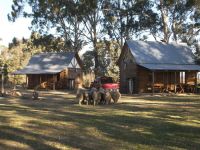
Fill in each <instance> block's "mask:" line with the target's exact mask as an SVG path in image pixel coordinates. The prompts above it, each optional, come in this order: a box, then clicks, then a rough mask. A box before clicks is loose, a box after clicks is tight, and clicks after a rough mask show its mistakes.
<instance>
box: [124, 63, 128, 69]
mask: <svg viewBox="0 0 200 150" xmlns="http://www.w3.org/2000/svg"><path fill="white" fill-rule="evenodd" d="M126 68H127V64H126V62H124V70H126Z"/></svg>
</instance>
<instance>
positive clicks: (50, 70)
mask: <svg viewBox="0 0 200 150" xmlns="http://www.w3.org/2000/svg"><path fill="white" fill-rule="evenodd" d="M74 57H75V53H73V52H61V53H41V54H37V55H34V56H33V57H32V58H31V59H30V61H29V63H28V65H27V66H26V67H25V68H24V69H22V70H18V71H15V72H14V73H13V74H55V73H59V72H61V71H62V70H64V69H66V68H68V66H69V65H70V62H71V61H72V59H73V58H74Z"/></svg>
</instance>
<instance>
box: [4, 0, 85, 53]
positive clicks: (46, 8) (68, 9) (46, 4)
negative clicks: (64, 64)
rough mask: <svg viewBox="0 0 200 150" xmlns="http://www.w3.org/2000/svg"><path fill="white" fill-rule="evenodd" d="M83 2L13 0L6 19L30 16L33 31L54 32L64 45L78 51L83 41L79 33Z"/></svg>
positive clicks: (13, 19)
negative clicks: (62, 40)
mask: <svg viewBox="0 0 200 150" xmlns="http://www.w3.org/2000/svg"><path fill="white" fill-rule="evenodd" d="M83 4H84V1H81V0H67V1H65V0H56V1H54V0H14V1H13V5H12V12H11V13H10V14H9V15H8V19H9V20H10V21H15V20H16V19H17V18H18V17H19V16H23V17H25V18H31V19H32V22H31V24H32V27H31V29H32V30H33V31H37V32H39V33H41V34H49V33H50V32H51V33H54V34H55V36H59V37H61V38H63V39H64V41H65V45H66V47H71V49H72V50H73V51H79V50H80V49H81V48H82V45H83V42H84V41H83V38H82V37H81V34H80V33H81V32H82V31H83V30H82V26H81V21H82V16H83V15H84V11H83V10H84V8H83V7H82V5H83ZM25 7H26V9H24V8H25ZM27 8H30V9H31V10H29V9H27Z"/></svg>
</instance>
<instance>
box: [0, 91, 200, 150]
mask: <svg viewBox="0 0 200 150" xmlns="http://www.w3.org/2000/svg"><path fill="white" fill-rule="evenodd" d="M73 98H74V96H71V95H64V94H62V95H59V94H56V95H53V96H51V95H50V96H49V97H46V98H45V99H44V100H41V101H33V100H21V99H17V100H15V101H14V100H13V101H14V102H12V101H10V102H9V101H4V102H3V103H4V105H0V111H1V113H2V114H1V116H0V120H1V121H2V122H3V123H2V124H1V125H0V141H1V140H12V141H16V142H19V143H24V144H26V145H28V146H29V147H31V148H33V149H62V148H63V149H64V148H69V149H94V148H95V149H109V150H110V149H134V148H135V149H145V148H146V149H148V148H151V149H178V148H182V149H200V140H199V139H200V134H199V133H200V126H199V124H198V123H196V124H195V125H190V124H189V125H188V124H187V123H188V120H187V119H188V118H187V117H186V116H187V115H189V116H192V119H193V120H197V121H198V120H200V116H199V108H200V105H199V104H200V102H199V101H198V100H197V99H196V98H195V99H192V100H191V102H194V103H195V104H196V105H197V106H194V105H193V104H191V105H190V107H189V108H188V106H187V103H186V104H183V103H184V102H187V101H188V99H185V98H182V97H159V98H153V97H143V98H142V100H143V102H140V100H138V99H137V98H135V101H134V98H132V99H133V101H134V103H132V102H129V103H121V104H115V105H106V106H104V105H101V106H96V107H93V106H79V105H77V104H76V103H75V102H74V100H73ZM140 99H141V97H140ZM148 101H151V103H149V102H148ZM163 101H164V102H167V104H159V102H163ZM152 102H153V103H152ZM173 102H175V104H174V103H173ZM183 106H187V107H183ZM10 111H14V113H13V116H6V114H5V115H4V112H10ZM195 111H196V112H197V114H194V112H195ZM19 116H20V117H27V118H33V120H32V119H29V120H27V121H26V122H25V123H24V124H23V125H22V126H21V127H20V128H19V127H16V125H12V124H9V120H10V119H12V118H11V117H16V118H17V117H19ZM171 116H172V117H173V116H179V118H172V117H171ZM184 123H185V124H184ZM8 124H9V125H8ZM56 144H57V145H56ZM0 146H1V147H3V148H5V149H12V148H13V147H9V146H8V145H4V144H3V143H0Z"/></svg>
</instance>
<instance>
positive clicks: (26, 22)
mask: <svg viewBox="0 0 200 150" xmlns="http://www.w3.org/2000/svg"><path fill="white" fill-rule="evenodd" d="M11 5H12V0H0V38H1V39H2V40H1V41H0V45H4V46H6V47H7V46H8V43H10V42H11V41H12V39H13V37H16V38H18V39H22V38H23V37H24V38H29V36H30V34H31V31H30V30H29V29H28V27H30V26H31V20H30V19H28V18H22V17H21V18H18V19H16V21H15V22H9V21H8V18H7V14H8V13H10V12H11Z"/></svg>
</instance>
